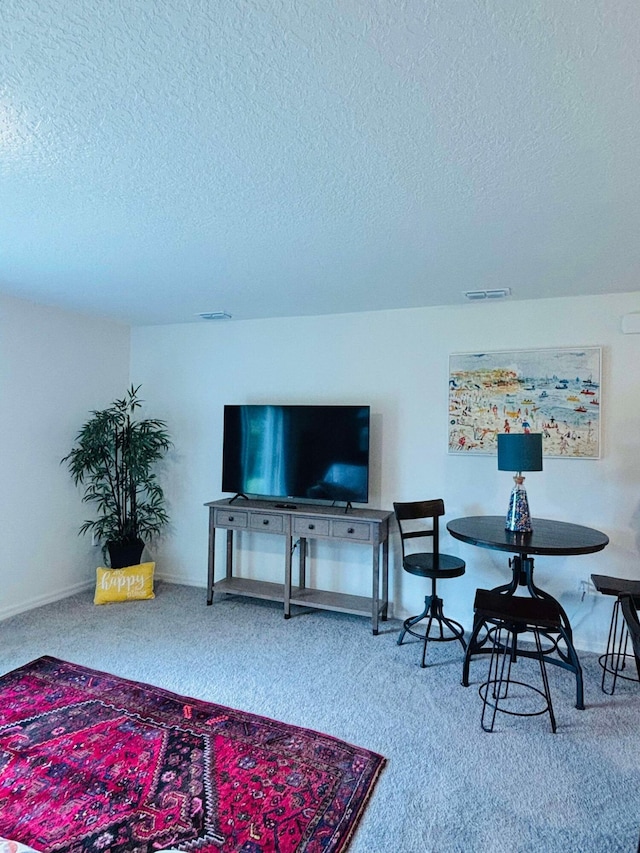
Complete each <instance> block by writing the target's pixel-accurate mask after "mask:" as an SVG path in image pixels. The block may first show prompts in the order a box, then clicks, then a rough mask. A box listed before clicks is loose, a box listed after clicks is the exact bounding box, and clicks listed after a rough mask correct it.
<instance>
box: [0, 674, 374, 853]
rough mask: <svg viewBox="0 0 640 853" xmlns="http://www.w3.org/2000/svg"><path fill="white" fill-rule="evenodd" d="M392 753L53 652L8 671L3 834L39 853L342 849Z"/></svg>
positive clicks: (0, 753) (3, 706)
mask: <svg viewBox="0 0 640 853" xmlns="http://www.w3.org/2000/svg"><path fill="white" fill-rule="evenodd" d="M384 763H385V759H384V758H382V757H381V756H380V755H377V754H375V753H373V752H370V751H368V750H366V749H361V748H359V747H356V746H352V745H350V744H348V743H345V742H343V741H340V740H337V739H336V738H333V737H329V736H328V735H323V734H319V733H318V732H314V731H310V730H308V729H302V728H298V727H295V726H289V725H285V724H284V723H278V722H275V721H274V720H270V719H267V718H266V717H259V716H256V715H254V714H246V713H243V712H242V711H235V710H232V709H231V708H225V707H223V706H221V705H212V704H209V703H207V702H201V701H199V700H197V699H189V698H188V697H185V696H178V695H177V694H175V693H169V692H167V691H166V690H161V689H159V688H157V687H151V686H149V685H147V684H138V683H136V682H132V681H127V680H125V679H122V678H117V677H116V676H114V675H108V674H107V673H103V672H97V671H95V670H91V669H86V668H85V667H82V666H76V665H75V664H72V663H67V662H65V661H61V660H57V659H55V658H52V657H42V658H39V659H38V660H36V661H33V662H32V663H29V664H27V665H25V666H23V667H20V668H19V669H16V670H14V671H13V672H10V673H8V674H7V675H5V676H3V677H1V678H0V835H4V836H6V837H8V838H14V839H16V840H19V841H22V842H23V843H26V844H30V845H31V846H33V847H35V848H37V849H38V850H42V851H45V853H53V851H56V853H85V851H86V852H87V853H88V851H96V853H97V851H99V853H151V851H156V850H159V849H160V848H163V847H176V848H179V849H180V850H184V851H198V853H232V851H233V853H267V851H273V853H302V851H304V853H320V851H322V853H339V851H343V850H345V849H346V847H347V845H348V843H349V839H350V838H351V836H352V834H353V832H354V830H355V827H356V825H357V823H358V821H359V820H360V817H361V816H362V813H363V810H364V808H365V805H366V803H367V800H368V798H369V796H370V795H371V793H372V790H373V787H374V785H375V782H376V779H377V778H378V775H379V773H380V771H381V770H382V768H383V766H384Z"/></svg>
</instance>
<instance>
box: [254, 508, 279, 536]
mask: <svg viewBox="0 0 640 853" xmlns="http://www.w3.org/2000/svg"><path fill="white" fill-rule="evenodd" d="M249 527H250V528H251V530H262V532H263V533H265V532H266V533H284V532H285V531H286V527H285V523H284V516H283V515H275V514H273V513H260V512H252V513H251V517H250V519H249Z"/></svg>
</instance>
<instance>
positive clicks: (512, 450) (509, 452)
mask: <svg viewBox="0 0 640 853" xmlns="http://www.w3.org/2000/svg"><path fill="white" fill-rule="evenodd" d="M498 471H542V433H540V432H530V433H501V434H500V435H498Z"/></svg>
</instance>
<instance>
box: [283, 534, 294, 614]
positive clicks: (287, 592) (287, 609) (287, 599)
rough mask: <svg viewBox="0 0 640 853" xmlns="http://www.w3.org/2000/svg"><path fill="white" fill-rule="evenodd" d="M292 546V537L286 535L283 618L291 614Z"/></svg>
mask: <svg viewBox="0 0 640 853" xmlns="http://www.w3.org/2000/svg"><path fill="white" fill-rule="evenodd" d="M292 547H293V539H292V537H291V536H287V537H286V539H285V548H286V553H285V558H284V618H285V619H288V618H289V617H290V616H291V548H292Z"/></svg>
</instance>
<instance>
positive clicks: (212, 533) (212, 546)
mask: <svg viewBox="0 0 640 853" xmlns="http://www.w3.org/2000/svg"><path fill="white" fill-rule="evenodd" d="M214 522H215V518H214V514H213V509H210V510H209V574H208V578H207V605H210V604H213V578H214V573H215V551H216V528H215V524H214Z"/></svg>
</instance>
